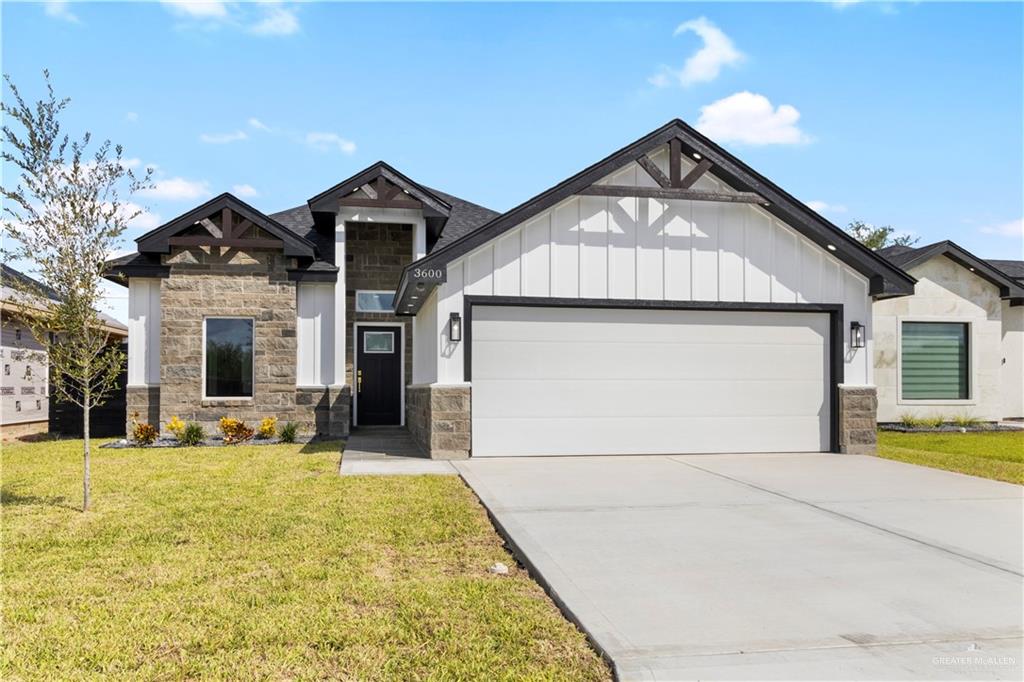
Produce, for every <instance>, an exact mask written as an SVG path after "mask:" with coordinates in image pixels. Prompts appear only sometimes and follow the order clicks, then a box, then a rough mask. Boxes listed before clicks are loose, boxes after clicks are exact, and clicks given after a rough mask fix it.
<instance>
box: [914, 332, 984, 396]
mask: <svg viewBox="0 0 1024 682" xmlns="http://www.w3.org/2000/svg"><path fill="white" fill-rule="evenodd" d="M902 337H903V341H902V348H901V353H900V356H901V366H900V371H901V372H902V376H901V384H902V386H903V398H904V400H966V399H967V398H968V396H969V395H970V386H969V385H968V375H969V363H968V355H967V325H966V324H964V323H960V322H904V323H903V333H902Z"/></svg>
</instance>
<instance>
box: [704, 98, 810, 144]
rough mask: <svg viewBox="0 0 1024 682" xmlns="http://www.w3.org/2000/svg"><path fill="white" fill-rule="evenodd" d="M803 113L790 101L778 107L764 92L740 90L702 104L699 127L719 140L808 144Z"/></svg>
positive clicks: (709, 135)
mask: <svg viewBox="0 0 1024 682" xmlns="http://www.w3.org/2000/svg"><path fill="white" fill-rule="evenodd" d="M799 120H800V112H799V111H797V109H796V107H794V106H792V105H790V104H780V105H779V106H778V107H777V108H776V107H773V106H772V103H771V102H770V101H769V100H768V98H767V97H765V96H764V95H756V94H754V93H752V92H746V91H744V92H737V93H736V94H734V95H729V96H728V97H724V98H722V99H720V100H718V101H716V102H712V103H711V104H708V105H707V106H704V107H701V109H700V119H699V120H698V121H697V129H698V130H700V131H701V132H702V133H704V134H705V135H707V136H708V137H710V138H711V139H713V140H715V141H716V142H736V143H740V144H750V145H765V144H806V143H808V142H811V141H812V140H811V137H810V136H809V135H807V134H806V133H804V132H803V131H802V130H800V128H799V127H798V126H797V122H798V121H799Z"/></svg>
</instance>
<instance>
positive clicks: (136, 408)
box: [124, 386, 160, 437]
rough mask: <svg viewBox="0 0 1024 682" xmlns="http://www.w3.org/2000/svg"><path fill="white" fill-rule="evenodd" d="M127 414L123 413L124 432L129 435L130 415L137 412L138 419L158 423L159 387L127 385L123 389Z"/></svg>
mask: <svg viewBox="0 0 1024 682" xmlns="http://www.w3.org/2000/svg"><path fill="white" fill-rule="evenodd" d="M125 398H126V401H127V414H126V415H125V420H126V421H125V431H124V432H125V433H126V434H128V436H129V437H131V434H132V415H133V414H135V413H136V412H138V413H139V421H140V422H144V423H146V424H152V425H153V426H157V425H158V424H159V423H160V387H159V386H129V387H128V388H127V389H125Z"/></svg>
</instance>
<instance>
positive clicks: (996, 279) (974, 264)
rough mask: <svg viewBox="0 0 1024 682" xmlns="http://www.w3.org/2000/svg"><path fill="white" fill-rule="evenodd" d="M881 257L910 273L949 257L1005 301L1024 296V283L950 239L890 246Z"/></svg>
mask: <svg viewBox="0 0 1024 682" xmlns="http://www.w3.org/2000/svg"><path fill="white" fill-rule="evenodd" d="M878 253H879V255H881V256H882V257H883V258H885V259H887V260H889V262H891V263H893V264H894V265H896V266H897V267H900V268H902V269H904V270H909V269H910V268H913V267H914V266H917V265H920V264H921V263H924V262H926V261H929V260H931V259H932V258H935V257H936V256H945V257H947V258H949V259H950V260H951V261H953V262H954V263H956V264H957V265H959V266H961V267H964V268H967V269H968V270H970V271H971V272H973V273H974V274H976V275H977V276H978V277H981V278H982V279H984V280H986V281H987V282H989V283H990V284H992V285H994V286H995V287H996V288H998V289H999V296H1000V297H1002V298H1010V299H1019V298H1022V297H1024V284H1021V283H1020V282H1017V281H1016V280H1015V279H1013V278H1012V277H1010V276H1009V275H1007V274H1006V273H1005V272H1003V271H1002V270H1001V269H999V268H997V267H995V266H994V265H992V264H991V263H990V262H989V261H985V260H982V259H981V258H978V257H977V256H975V255H974V254H973V253H971V252H970V251H968V250H967V249H965V248H963V247H962V246H959V245H958V244H956V243H954V242H951V241H949V240H948V239H947V240H944V241H941V242H935V243H934V244H928V245H926V246H921V247H918V248H914V247H911V246H889V247H886V248H884V249H880V250H879V251H878ZM1010 262H1013V261H1010Z"/></svg>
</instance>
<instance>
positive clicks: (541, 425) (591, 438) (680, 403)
mask: <svg viewBox="0 0 1024 682" xmlns="http://www.w3.org/2000/svg"><path fill="white" fill-rule="evenodd" d="M472 316H473V317H472V342H471V343H472V357H471V364H472V375H471V376H472V379H471V380H472V386H473V406H472V414H473V451H472V454H473V456H474V457H482V456H509V455H593V454H668V453H702V452H821V451H826V450H828V449H829V437H828V434H829V387H828V379H829V373H828V352H827V349H828V328H829V321H828V315H827V314H825V313H802V312H801V313H792V312H739V311H694V310H641V309H608V308H564V307H557V308H539V307H511V306H510V307H502V306H485V305H478V306H474V308H473V311H472Z"/></svg>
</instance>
